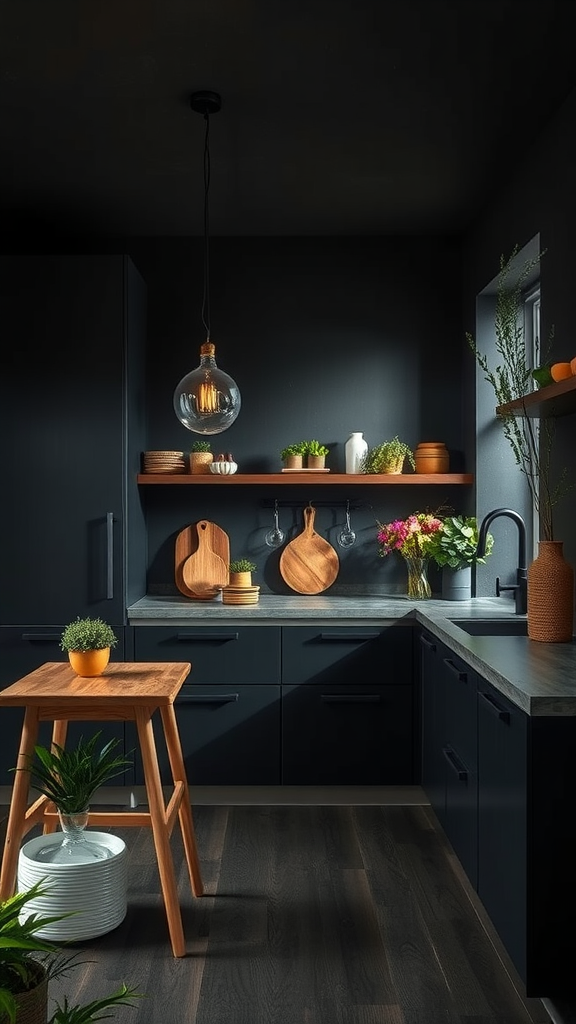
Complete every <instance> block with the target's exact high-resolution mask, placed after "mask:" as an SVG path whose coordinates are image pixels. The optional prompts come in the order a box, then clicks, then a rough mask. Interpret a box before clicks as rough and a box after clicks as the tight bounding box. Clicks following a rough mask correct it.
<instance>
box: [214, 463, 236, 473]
mask: <svg viewBox="0 0 576 1024" xmlns="http://www.w3.org/2000/svg"><path fill="white" fill-rule="evenodd" d="M237 469H238V466H237V464H236V463H235V462H211V463H210V472H211V473H216V474H217V475H221V476H229V475H230V474H231V473H235V472H236V470H237Z"/></svg>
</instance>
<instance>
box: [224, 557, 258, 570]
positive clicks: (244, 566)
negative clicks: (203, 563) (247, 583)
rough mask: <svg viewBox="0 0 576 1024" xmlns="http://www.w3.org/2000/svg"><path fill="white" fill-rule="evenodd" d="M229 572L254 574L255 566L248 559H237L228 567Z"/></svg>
mask: <svg viewBox="0 0 576 1024" xmlns="http://www.w3.org/2000/svg"><path fill="white" fill-rule="evenodd" d="M228 569H229V571H230V572H255V571H256V569H257V565H256V564H255V563H254V562H251V561H250V560H249V559H248V558H237V559H236V560H235V561H234V562H230V565H229V566H228Z"/></svg>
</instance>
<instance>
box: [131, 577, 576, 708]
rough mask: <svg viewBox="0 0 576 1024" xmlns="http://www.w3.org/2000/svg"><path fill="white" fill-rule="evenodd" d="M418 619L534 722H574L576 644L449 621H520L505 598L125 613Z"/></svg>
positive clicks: (144, 619)
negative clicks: (479, 631)
mask: <svg viewBox="0 0 576 1024" xmlns="http://www.w3.org/2000/svg"><path fill="white" fill-rule="evenodd" d="M403 618H406V619H409V620H412V621H416V622H418V623H420V624H421V625H423V626H426V627H427V629H429V630H430V632H431V633H433V635H434V636H436V637H437V638H438V639H439V640H442V641H443V642H444V643H446V644H448V646H450V647H451V648H452V650H453V651H454V652H455V653H456V654H458V655H459V657H461V658H462V660H463V661H465V662H466V664H468V665H470V667H471V668H473V669H475V670H476V671H477V672H479V673H480V674H481V675H482V676H484V678H485V679H487V680H488V681H489V682H491V683H492V684H493V685H494V686H495V687H496V689H497V690H499V692H501V693H502V694H504V696H506V697H508V698H509V699H510V700H511V701H512V702H513V703H514V704H516V705H517V706H518V707H519V708H521V709H522V710H523V711H525V712H526V713H527V714H529V715H533V716H547V715H562V716H576V640H573V641H572V642H571V643H565V644H542V643H538V642H536V641H534V640H529V639H528V637H526V636H470V635H469V634H468V633H466V632H464V630H462V629H460V628H459V627H458V626H456V625H454V623H453V622H452V621H451V619H500V620H504V621H505V620H516V621H517V620H518V618H519V616H517V615H516V614H515V613H514V606H513V603H512V601H510V600H508V599H506V598H490V597H486V598H473V599H472V600H470V601H441V600H434V599H432V600H428V601H420V602H418V601H416V602H414V601H409V600H408V599H407V598H406V597H386V596H382V595H375V596H369V595H365V596H361V597H354V596H328V595H324V594H318V595H309V596H301V595H293V596H292V595H289V596H286V595H273V594H263V595H261V596H260V600H259V602H258V604H255V605H250V606H248V607H246V606H244V607H242V606H239V607H234V606H230V605H223V604H222V601H221V599H220V598H217V599H215V600H214V601H191V600H187V599H186V598H184V597H160V596H158V597H156V596H149V597H143V598H142V599H141V600H140V601H137V602H136V603H135V604H133V605H131V606H130V607H129V608H128V621H129V624H130V625H131V626H136V627H138V626H191V625H198V626H202V625H206V624H210V625H216V624H218V625H224V624H226V625H230V624H234V625H238V626H246V625H248V626H250V625H280V626H282V625H292V626H296V625H308V626H310V625H315V624H317V625H325V624H326V623H327V622H329V623H330V624H331V625H333V626H365V625H371V626H375V625H383V624H385V623H387V622H391V621H397V620H398V619H403Z"/></svg>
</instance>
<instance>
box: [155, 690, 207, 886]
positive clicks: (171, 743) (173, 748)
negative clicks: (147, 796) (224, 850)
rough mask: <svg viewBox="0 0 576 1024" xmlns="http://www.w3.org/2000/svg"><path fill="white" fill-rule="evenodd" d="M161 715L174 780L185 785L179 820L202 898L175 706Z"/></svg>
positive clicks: (194, 882) (192, 879) (163, 709)
mask: <svg viewBox="0 0 576 1024" xmlns="http://www.w3.org/2000/svg"><path fill="white" fill-rule="evenodd" d="M160 714H161V715H162V724H163V726H164V735H165V737H166V748H167V750H168V758H169V760H170V768H171V769H172V778H173V780H174V782H180V781H182V782H183V783H184V798H183V800H182V803H181V804H180V808H179V810H178V818H179V821H180V830H181V832H182V840H183V842H184V852H185V854H186V863H187V864H188V874H189V875H190V884H191V886H192V892H193V893H194V895H195V896H202V893H203V892H204V886H203V884H202V875H201V873H200V862H199V860H198V849H197V847H196V838H195V835H194V823H193V821H192V809H191V807H190V800H189V797H188V782H187V779H186V767H185V765H184V758H183V756H182V746H181V743H180V735H179V733H178V725H177V722H176V714H175V711H174V705H173V704H169V705H168V707H161V708H160Z"/></svg>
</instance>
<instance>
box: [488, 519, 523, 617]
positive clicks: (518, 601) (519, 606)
mask: <svg viewBox="0 0 576 1024" xmlns="http://www.w3.org/2000/svg"><path fill="white" fill-rule="evenodd" d="M499 516H507V517H508V519H512V520H513V521H514V522H515V523H516V525H517V527H518V567H517V569H516V583H515V584H512V585H510V586H507V587H503V586H502V585H501V584H500V577H499V576H497V577H496V596H497V597H500V594H501V593H502V591H503V590H513V591H514V600H515V605H516V614H517V615H525V614H526V611H527V607H528V569H527V567H526V524H525V522H524V520H523V519H522V516H521V515H520V513H519V512H514V510H513V509H511V508H495V509H494V510H493V511H492V512H488V514H487V515H485V516H484V519H483V520H482V522H481V524H480V529H479V531H478V547H477V549H476V554H477V556H478V558H482V557H483V556H484V554H485V553H486V535H487V533H488V527H489V526H490V523H492V522H493V521H494V520H495V519H498V518H499Z"/></svg>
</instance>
